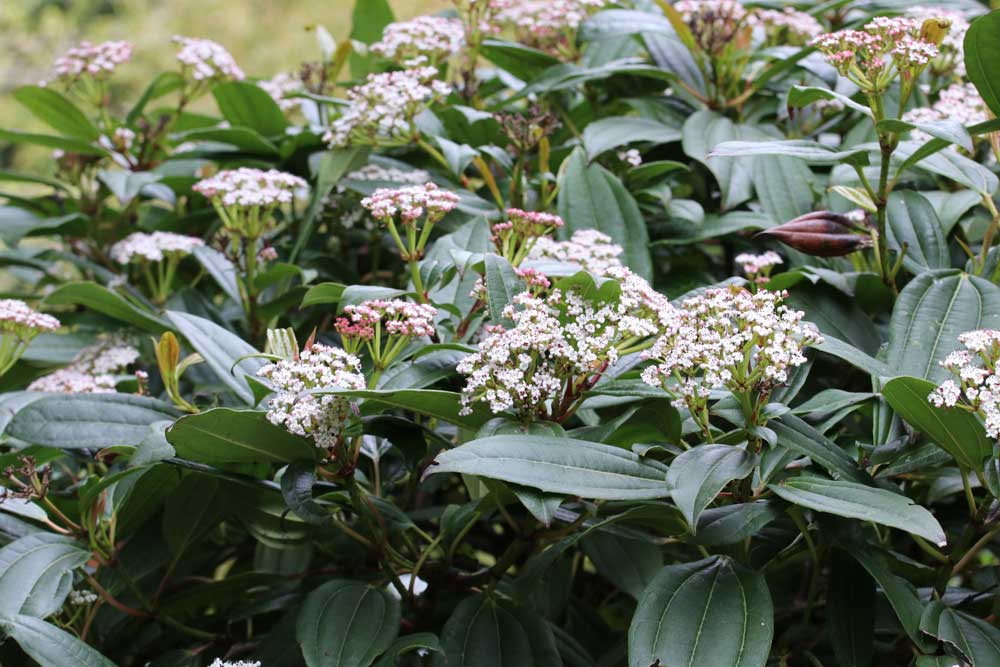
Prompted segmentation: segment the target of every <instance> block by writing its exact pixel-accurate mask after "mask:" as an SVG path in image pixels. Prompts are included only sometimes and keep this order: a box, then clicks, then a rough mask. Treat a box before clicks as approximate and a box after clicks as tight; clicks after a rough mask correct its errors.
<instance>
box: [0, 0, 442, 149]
mask: <svg viewBox="0 0 1000 667" xmlns="http://www.w3.org/2000/svg"><path fill="white" fill-rule="evenodd" d="M357 1H358V2H369V1H371V0H357ZM389 3H390V4H391V5H392V8H393V10H394V12H395V14H396V17H397V19H406V18H412V17H413V16H416V15H418V14H424V13H429V12H434V11H438V10H440V9H443V8H445V7H447V6H448V5H449V2H448V0H389ZM353 7H354V0H0V45H2V47H3V48H0V93H2V101H0V127H6V128H16V129H21V130H40V129H42V126H40V125H39V124H38V123H37V121H35V120H34V119H33V118H31V117H30V115H29V114H27V113H26V112H24V111H23V110H22V109H20V108H19V105H18V104H17V103H16V102H14V101H13V99H12V98H11V96H10V93H11V91H12V90H13V89H15V88H16V87H17V86H20V85H23V84H27V83H37V82H38V81H40V80H43V79H45V78H48V77H49V75H50V72H51V66H52V63H53V61H54V60H55V59H56V58H57V57H58V56H59V55H60V54H62V53H63V52H64V51H65V50H66V49H67V48H69V47H70V46H73V45H74V44H76V43H78V42H80V41H81V40H85V39H86V40H90V41H93V42H98V41H103V40H109V39H124V40H128V41H131V42H132V43H133V44H135V51H134V52H133V55H132V62H131V63H129V64H128V65H127V66H124V67H122V68H121V69H120V70H119V71H118V73H116V75H115V78H114V85H115V87H116V90H115V91H114V93H115V98H116V99H117V100H119V101H121V102H122V103H123V104H125V103H126V102H127V101H128V100H129V99H130V98H131V97H132V96H133V95H135V94H138V92H137V91H140V90H141V89H142V88H143V87H144V86H145V84H146V83H147V82H149V81H150V80H151V79H152V77H153V75H154V74H156V73H157V72H159V71H161V70H163V69H172V68H174V67H175V66H176V63H175V61H174V55H175V48H174V45H173V44H171V42H170V38H171V37H172V36H174V35H185V36H190V37H207V38H209V39H214V40H216V41H217V42H220V43H221V44H222V45H223V46H225V47H226V48H227V49H229V51H230V52H231V53H232V54H233V55H234V56H235V58H236V60H237V62H238V63H239V64H240V66H241V67H242V68H243V71H245V72H246V73H247V75H248V76H251V77H261V78H266V77H270V76H272V75H274V74H277V73H278V72H282V71H288V70H293V69H295V68H296V67H297V65H298V64H299V63H301V62H303V61H306V60H316V59H317V58H318V54H319V51H318V48H317V45H316V39H315V36H314V33H313V32H311V31H310V30H309V29H310V28H311V27H312V26H315V25H322V26H324V27H325V28H326V29H327V30H329V31H330V33H331V34H333V36H334V37H335V38H337V39H338V40H341V39H345V38H346V37H347V36H348V34H349V33H350V31H351V12H352V9H353ZM32 152H34V151H32ZM26 157H27V156H25V155H23V154H21V155H18V156H17V157H16V158H15V156H14V155H13V153H12V151H11V148H10V147H6V146H3V145H2V144H0V164H3V163H8V164H9V163H10V162H11V161H12V160H13V161H15V162H21V161H23V160H24V159H25V158H26ZM31 159H32V161H34V159H35V158H34V156H33V157H32V158H31Z"/></svg>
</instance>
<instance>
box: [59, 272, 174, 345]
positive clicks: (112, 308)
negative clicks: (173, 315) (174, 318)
mask: <svg viewBox="0 0 1000 667" xmlns="http://www.w3.org/2000/svg"><path fill="white" fill-rule="evenodd" d="M45 303H47V304H51V305H53V306H84V307H86V308H90V309H91V310H95V311H97V312H98V313H101V314H102V315H107V316H108V317H113V318H115V319H116V320H121V321H122V322H125V323H127V324H131V325H133V326H136V327H139V328H140V329H142V330H143V331H148V332H150V333H154V334H161V333H163V332H164V331H166V330H167V329H169V328H170V325H169V324H167V323H166V322H165V321H163V320H162V319H160V317H159V316H157V315H154V314H153V313H151V312H149V311H146V310H141V309H139V308H138V307H137V306H135V305H133V304H132V303H131V302H130V301H127V300H126V299H125V297H123V296H121V295H120V294H118V293H116V292H112V291H111V290H109V289H108V288H107V287H104V286H103V285H98V284H97V283H93V282H78V283H69V284H67V285H62V286H61V287H57V288H56V289H55V290H54V291H53V292H51V293H50V294H49V295H48V296H46V297H45Z"/></svg>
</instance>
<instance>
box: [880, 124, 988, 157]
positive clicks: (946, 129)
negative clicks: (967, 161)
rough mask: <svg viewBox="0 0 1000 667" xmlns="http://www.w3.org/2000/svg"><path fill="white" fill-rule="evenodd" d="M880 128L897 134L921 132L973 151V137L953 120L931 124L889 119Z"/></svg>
mask: <svg viewBox="0 0 1000 667" xmlns="http://www.w3.org/2000/svg"><path fill="white" fill-rule="evenodd" d="M878 128H879V129H880V130H885V131H888V132H897V133H902V132H907V131H909V130H920V131H921V132H923V133H925V134H929V135H930V136H932V137H937V138H938V139H941V140H943V141H947V142H948V143H950V144H955V145H956V146H959V147H960V148H963V149H964V150H966V151H968V152H969V153H971V152H972V151H973V147H972V136H971V135H970V134H969V131H968V130H967V129H965V126H964V125H962V123H960V122H959V121H957V120H954V119H951V118H946V119H944V120H938V121H933V122H930V123H913V122H909V121H905V120H897V119H895V118H889V119H886V120H883V121H881V122H880V123H879V124H878Z"/></svg>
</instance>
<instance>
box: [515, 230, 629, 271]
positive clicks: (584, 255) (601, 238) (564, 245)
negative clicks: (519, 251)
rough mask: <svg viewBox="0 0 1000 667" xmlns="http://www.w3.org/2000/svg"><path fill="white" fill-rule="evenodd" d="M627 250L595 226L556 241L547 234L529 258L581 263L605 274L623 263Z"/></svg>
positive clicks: (591, 269) (586, 267) (536, 243)
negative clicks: (566, 238)
mask: <svg viewBox="0 0 1000 667" xmlns="http://www.w3.org/2000/svg"><path fill="white" fill-rule="evenodd" d="M624 252H625V250H624V248H622V247H621V246H620V245H618V244H617V243H614V242H613V241H612V240H611V237H610V236H608V235H607V234H604V233H603V232H599V231H597V230H596V229H581V230H577V231H575V232H573V235H572V236H571V237H570V238H569V240H568V241H555V240H553V239H551V238H549V237H547V236H542V237H540V238H538V239H537V240H536V241H535V245H534V247H533V248H532V249H531V252H530V253H529V254H528V259H535V260H546V259H547V260H553V261H556V262H568V263H573V264H579V265H580V266H582V267H583V268H584V270H586V271H589V272H590V273H593V274H594V275H596V276H603V275H605V274H607V272H608V271H609V270H610V269H617V268H622V266H624V265H623V264H622V262H621V260H620V259H619V257H620V256H621V255H622V253H624Z"/></svg>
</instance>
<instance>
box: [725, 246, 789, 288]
mask: <svg viewBox="0 0 1000 667" xmlns="http://www.w3.org/2000/svg"><path fill="white" fill-rule="evenodd" d="M736 263H737V264H739V265H740V266H741V267H742V269H743V273H745V274H746V276H747V278H749V279H750V280H755V281H757V282H766V281H767V278H768V276H769V275H771V269H773V268H774V267H775V266H778V265H779V264H784V263H785V261H784V260H783V259H781V255H779V254H778V253H776V252H774V251H773V250H768V251H767V252H764V253H761V254H759V255H755V254H753V253H749V252H744V253H740V254H739V255H736Z"/></svg>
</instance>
